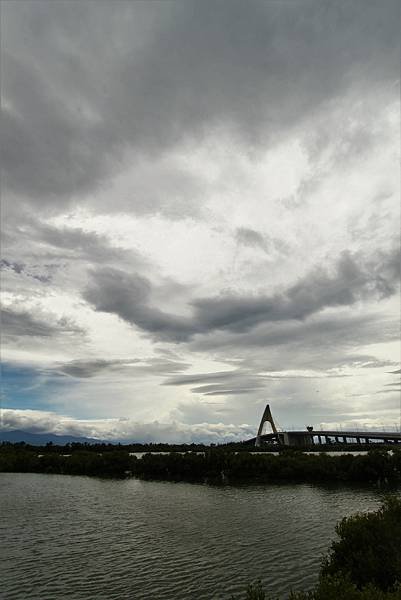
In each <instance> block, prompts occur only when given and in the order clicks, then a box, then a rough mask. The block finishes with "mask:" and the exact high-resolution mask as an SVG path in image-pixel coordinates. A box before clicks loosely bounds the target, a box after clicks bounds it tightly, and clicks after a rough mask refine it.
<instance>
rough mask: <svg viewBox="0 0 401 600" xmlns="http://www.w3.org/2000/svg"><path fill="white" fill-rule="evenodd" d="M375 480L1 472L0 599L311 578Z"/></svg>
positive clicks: (204, 597) (170, 597)
mask: <svg viewBox="0 0 401 600" xmlns="http://www.w3.org/2000/svg"><path fill="white" fill-rule="evenodd" d="M380 501H381V493H380V491H379V490H374V489H368V488H349V487H348V488H346V487H322V486H312V485H274V486H273V485H270V486H267V485H266V486H235V487H234V486H226V487H212V486H207V485H197V484H186V483H160V482H149V481H139V480H135V479H129V480H124V481H119V480H102V479H96V478H89V477H70V476H62V475H42V474H14V473H0V511H1V518H0V534H1V536H0V537H1V545H0V581H1V584H0V585H1V588H0V597H1V599H2V600H3V599H4V600H28V599H29V600H64V599H67V598H68V599H69V600H114V599H115V600H122V599H129V600H142V599H143V600H145V599H146V600H184V599H185V600H187V599H194V600H195V599H196V600H211V599H213V598H218V599H225V600H229V599H230V597H231V595H232V594H239V595H241V594H242V593H243V592H244V590H245V588H246V585H247V583H249V582H251V581H254V580H256V579H258V578H260V579H261V580H262V581H263V582H264V584H265V588H266V589H268V590H269V591H270V592H272V593H282V594H286V593H288V592H289V591H290V589H291V588H292V587H293V588H295V589H307V588H309V587H311V586H312V585H313V584H314V583H315V582H316V578H317V573H318V570H319V564H320V559H321V556H322V555H323V554H324V553H325V552H326V551H327V549H328V547H329V545H330V541H331V540H332V539H333V538H334V536H335V534H334V526H335V524H336V522H337V521H338V520H339V519H340V518H341V517H342V516H344V515H349V514H351V513H354V512H357V511H364V510H367V509H374V508H376V507H377V506H378V505H379V504H380Z"/></svg>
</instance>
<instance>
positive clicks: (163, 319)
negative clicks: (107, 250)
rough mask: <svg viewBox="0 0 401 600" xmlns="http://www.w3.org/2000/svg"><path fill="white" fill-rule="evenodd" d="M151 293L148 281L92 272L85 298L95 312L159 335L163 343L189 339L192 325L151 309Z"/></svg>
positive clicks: (108, 270)
mask: <svg viewBox="0 0 401 600" xmlns="http://www.w3.org/2000/svg"><path fill="white" fill-rule="evenodd" d="M151 292H152V285H151V283H150V281H149V280H148V279H146V278H145V277H141V276H139V275H128V274H126V273H124V272H123V271H121V270H117V269H113V268H104V269H99V270H97V271H93V272H92V278H91V282H90V283H89V285H88V287H87V289H86V291H85V292H84V298H85V300H86V301H87V302H89V303H90V304H91V305H92V306H93V307H94V308H95V310H98V311H103V312H107V313H114V314H116V315H118V316H119V317H120V318H122V319H124V320H125V321H127V322H128V323H131V324H135V325H136V326H137V327H139V328H140V329H143V330H144V331H147V332H148V333H152V334H157V336H158V338H159V339H160V340H163V339H169V340H174V341H180V340H183V339H187V338H188V335H189V332H190V331H191V324H190V321H189V320H188V319H185V318H184V317H179V316H174V315H170V314H168V313H165V312H163V311H162V310H160V309H158V308H156V307H153V306H151V305H150V302H151Z"/></svg>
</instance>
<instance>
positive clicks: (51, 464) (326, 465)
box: [0, 444, 401, 484]
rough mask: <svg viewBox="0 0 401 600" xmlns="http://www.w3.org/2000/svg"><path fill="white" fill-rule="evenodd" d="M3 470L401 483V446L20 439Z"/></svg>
mask: <svg viewBox="0 0 401 600" xmlns="http://www.w3.org/2000/svg"><path fill="white" fill-rule="evenodd" d="M0 471H7V472H37V473H59V474H68V475H94V476H101V477H127V476H131V475H132V476H136V477H140V478H142V479H155V480H165V481H189V482H210V483H219V482H222V483H236V482H253V483H257V482H260V483H272V482H280V481H293V482H331V481H334V482H374V483H377V482H381V483H386V482H389V483H395V484H398V483H400V482H401V450H400V449H394V450H393V452H392V453H389V452H387V451H385V450H383V449H380V448H375V449H372V450H370V451H369V452H368V453H367V454H365V455H357V456H353V455H351V454H343V455H335V456H329V455H328V454H324V453H320V454H312V455H310V454H303V453H302V452H300V451H295V450H286V451H283V452H281V453H280V454H279V455H272V454H269V453H265V454H252V453H250V452H233V451H230V450H227V449H222V448H210V447H209V448H205V450H204V452H202V453H196V452H186V453H179V452H170V453H169V454H151V453H148V454H144V456H143V457H142V458H137V457H136V456H132V455H130V453H129V452H128V451H127V450H126V448H125V446H122V447H121V448H118V447H116V446H113V449H108V450H107V451H106V452H101V451H98V452H94V451H93V449H91V450H87V449H79V450H75V451H74V452H71V453H66V449H65V448H63V453H61V452H56V451H55V450H54V448H53V447H51V446H50V447H46V449H45V450H44V451H42V450H40V451H38V449H37V448H35V447H27V446H24V445H21V444H3V445H2V446H0Z"/></svg>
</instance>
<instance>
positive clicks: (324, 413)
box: [1, 0, 400, 442]
mask: <svg viewBox="0 0 401 600" xmlns="http://www.w3.org/2000/svg"><path fill="white" fill-rule="evenodd" d="M399 6H400V5H399V2H398V0H394V1H393V0H382V1H380V2H378V1H377V0H374V1H371V0H353V1H352V2H350V1H349V0H344V1H341V0H339V1H336V2H332V1H331V0H330V1H325V0H297V1H287V0H282V1H278V0H277V1H271V2H269V1H265V2H255V1H249V0H248V1H247V2H244V1H242V0H241V1H236V0H227V1H218V0H214V1H213V2H209V1H202V2H199V1H197V0H195V1H191V0H182V1H169V0H163V1H161V2H158V1H152V2H150V1H144V2H140V1H136V2H119V1H117V0H110V1H108V2H101V1H100V0H97V1H96V2H91V1H87V2H85V1H80V2H70V1H68V2H59V1H47V2H41V1H38V0H36V1H34V2H33V1H29V2H25V1H23V0H19V1H18V2H15V1H12V2H3V3H2V65H1V70H2V86H1V91H2V106H3V117H2V124H3V127H2V133H3V136H2V137H3V144H2V146H3V147H2V152H3V156H2V164H3V178H2V199H3V219H2V222H3V249H2V262H1V266H2V292H3V307H4V313H3V317H2V325H3V340H2V354H3V361H4V371H3V392H4V394H3V396H4V397H3V400H2V406H3V410H2V415H1V416H2V425H3V427H4V428H6V429H25V430H29V431H41V432H44V431H52V432H55V433H72V434H76V435H87V436H92V437H100V438H110V439H133V440H136V441H148V440H154V441H208V442H218V441H226V440H228V439H242V438H246V437H251V436H252V435H254V433H255V428H256V427H257V424H258V421H259V419H260V417H261V414H262V412H263V409H264V406H265V404H266V403H267V402H268V403H269V404H270V405H271V408H272V412H273V415H274V416H275V417H276V420H277V421H278V424H279V425H280V426H281V427H292V426H297V427H302V428H304V427H305V426H306V425H309V424H313V425H315V426H316V427H320V424H322V425H323V426H324V425H329V424H330V426H331V427H333V426H335V427H337V426H340V425H341V426H343V427H346V426H349V425H352V426H355V425H357V426H360V427H368V426H369V427H381V426H386V427H390V428H394V427H396V426H399V425H400V385H399V381H400V375H399V368H400V345H399V333H400V299H399V258H400V238H399V236H400V212H399V210H400V209H399V180H400V172H399V140H400V129H399V128H400V102H399V70H400V64H399V62H400V58H399V57H400V43H399V42H400V37H399V17H400V15H399V12H400V11H399ZM397 371H398V373H397Z"/></svg>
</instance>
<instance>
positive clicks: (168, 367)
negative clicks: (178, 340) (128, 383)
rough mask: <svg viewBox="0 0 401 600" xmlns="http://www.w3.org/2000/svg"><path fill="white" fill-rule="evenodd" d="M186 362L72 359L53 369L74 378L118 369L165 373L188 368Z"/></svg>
mask: <svg viewBox="0 0 401 600" xmlns="http://www.w3.org/2000/svg"><path fill="white" fill-rule="evenodd" d="M188 366H189V365H188V363H184V362H178V361H173V360H160V359H157V358H146V359H140V358H128V359H125V358H124V359H108V360H106V359H94V360H73V361H70V362H68V363H65V364H60V365H57V366H56V367H54V369H55V370H56V371H57V372H59V373H62V374H64V375H70V376H71V377H76V378H83V379H86V378H90V377H95V376H96V375H99V374H101V373H103V372H109V371H119V372H125V373H127V374H128V375H131V376H132V375H151V374H153V375H166V374H168V373H177V372H180V371H184V370H185V369H187V368H188Z"/></svg>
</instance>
